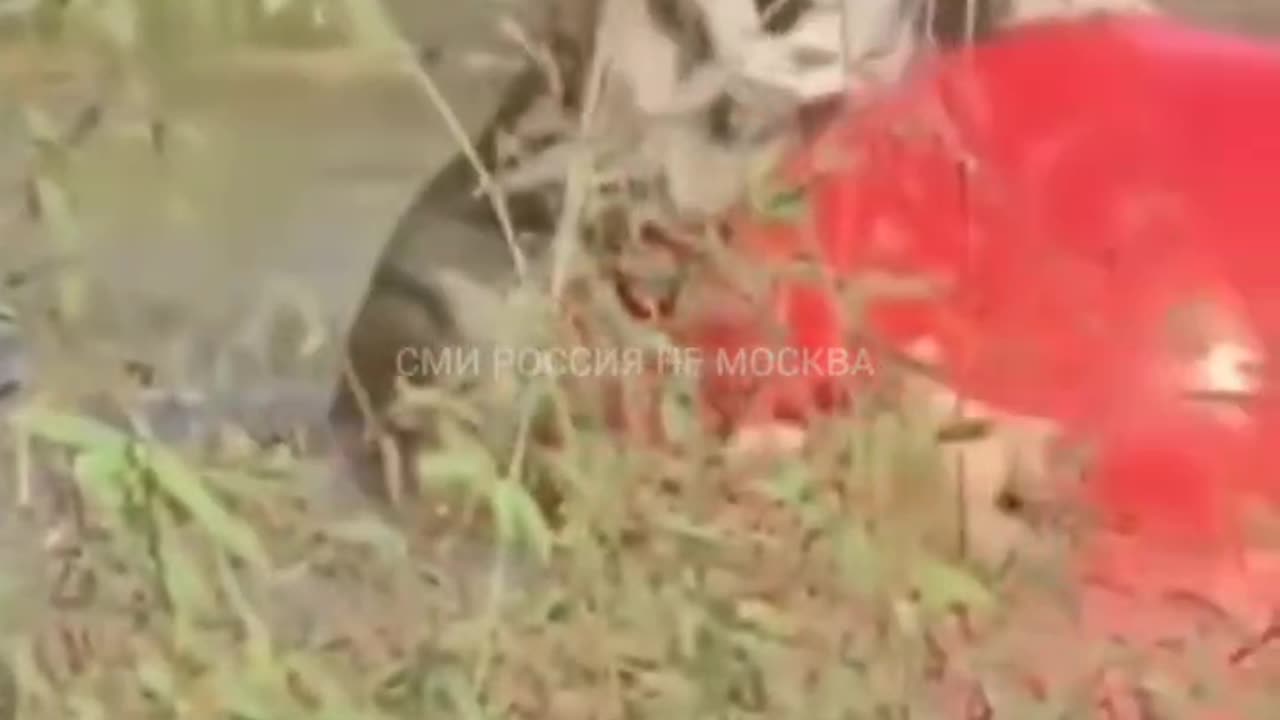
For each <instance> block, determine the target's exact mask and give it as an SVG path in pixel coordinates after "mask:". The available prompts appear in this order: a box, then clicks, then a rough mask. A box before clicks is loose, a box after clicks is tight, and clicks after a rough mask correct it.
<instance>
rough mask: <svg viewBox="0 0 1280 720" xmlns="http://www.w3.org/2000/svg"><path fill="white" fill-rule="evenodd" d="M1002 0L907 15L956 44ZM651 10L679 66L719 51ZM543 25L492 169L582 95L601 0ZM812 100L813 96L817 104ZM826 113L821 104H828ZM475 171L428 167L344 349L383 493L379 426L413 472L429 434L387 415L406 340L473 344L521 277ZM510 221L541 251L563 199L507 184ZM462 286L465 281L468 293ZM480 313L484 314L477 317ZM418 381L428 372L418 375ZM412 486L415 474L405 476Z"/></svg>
mask: <svg viewBox="0 0 1280 720" xmlns="http://www.w3.org/2000/svg"><path fill="white" fill-rule="evenodd" d="M969 2H973V3H974V6H973V7H972V8H970V7H969ZM1000 4H1001V3H999V2H998V0H996V1H993V0H957V1H955V2H952V1H950V0H937V1H936V2H930V1H929V0H921V1H920V2H918V3H912V4H909V5H908V6H907V8H906V12H908V13H914V15H911V16H909V17H908V19H909V18H910V17H914V18H916V21H917V22H920V23H925V25H924V26H923V27H922V29H925V28H927V29H928V33H929V34H930V35H932V36H934V37H935V38H936V39H937V41H938V42H939V43H940V44H953V43H956V42H959V41H961V40H962V39H963V38H965V37H968V36H970V31H973V34H974V36H981V35H983V34H984V33H986V32H988V31H989V30H990V29H991V28H992V26H993V25H994V23H995V22H996V20H997V18H998V13H997V10H996V8H997V6H999V5H1000ZM756 5H757V10H758V11H759V12H760V14H761V17H762V18H764V19H765V29H766V30H767V31H768V32H772V33H784V32H787V31H788V30H790V29H792V28H793V27H794V26H795V24H796V23H797V22H798V20H799V19H800V18H801V17H802V15H803V14H804V12H806V11H807V10H808V9H809V8H810V7H811V5H812V2H811V1H810V0H757V2H756ZM646 7H647V10H648V15H649V18H650V20H651V21H652V22H653V23H654V25H655V27H657V28H658V29H659V30H660V31H662V32H663V33H664V34H665V35H666V36H667V37H669V38H671V39H672V40H674V41H675V43H676V45H677V47H678V48H680V50H681V54H682V60H683V62H682V65H683V68H682V70H683V71H686V72H687V71H689V70H691V69H692V68H694V67H696V66H697V65H698V64H700V63H704V62H708V61H711V60H713V58H714V53H715V49H714V47H713V46H712V42H711V37H710V33H709V32H708V30H707V28H706V26H705V24H704V20H703V17H702V15H701V12H702V11H701V9H700V7H699V6H698V3H696V2H693V1H692V0H646ZM547 10H548V12H547V14H546V16H545V17H544V18H543V20H544V21H545V23H546V24H545V25H544V26H543V27H541V28H540V29H541V31H542V33H541V35H542V38H543V39H544V40H545V42H546V46H547V48H548V49H549V51H550V56H551V60H552V63H553V65H554V66H555V67H554V71H555V72H556V73H557V74H558V76H559V77H558V82H555V83H552V82H550V81H549V76H548V74H547V73H546V68H542V67H536V66H535V65H534V63H530V67H529V68H528V69H527V70H526V71H525V72H523V73H522V74H520V75H519V76H518V77H517V78H516V79H515V80H514V81H512V82H511V84H510V85H509V86H508V89H507V91H506V96H505V98H504V100H503V102H502V103H501V105H500V107H499V108H498V109H497V111H496V112H495V113H494V115H493V117H492V119H491V121H490V123H489V124H488V126H487V127H486V128H485V129H484V130H483V131H482V132H481V133H480V134H479V137H478V138H476V139H475V142H474V147H475V149H476V155H477V156H478V158H479V160H480V161H481V162H482V163H483V164H484V165H485V169H486V171H488V172H490V173H492V172H494V171H495V170H498V169H499V168H498V166H499V164H500V158H499V157H498V145H499V138H500V137H501V135H502V134H503V133H504V132H505V131H506V130H508V129H509V128H510V127H511V126H512V125H513V124H514V123H516V122H518V121H519V120H520V119H521V118H522V116H524V115H525V113H526V112H527V111H528V110H529V109H530V107H531V106H532V105H533V103H534V102H535V101H537V100H538V99H539V98H540V97H543V96H545V95H546V94H547V93H548V91H549V90H551V89H552V85H553V84H554V85H555V86H556V87H557V88H559V89H560V91H561V93H562V94H561V96H560V97H559V98H558V100H559V102H560V103H561V105H562V106H563V108H565V109H566V110H567V111H568V112H570V113H572V112H573V111H574V110H576V109H577V108H578V107H579V106H580V105H581V88H582V86H583V80H584V78H585V76H586V73H587V69H588V66H589V64H590V60H591V57H592V53H593V51H594V47H593V46H594V41H595V30H596V27H597V24H598V20H599V17H598V13H599V10H600V7H599V3H598V2H597V1H596V0H551V1H550V2H548V3H547ZM732 102H733V101H732V99H731V98H729V97H727V96H726V97H724V98H721V99H720V101H718V102H717V103H715V104H713V106H712V107H711V108H709V109H708V111H707V114H706V119H707V122H706V124H705V129H706V132H707V133H708V134H709V135H710V136H711V137H712V138H714V139H719V140H723V141H726V142H728V141H732V140H733V139H734V135H735V132H734V128H732V127H731V126H730V125H729V124H728V123H726V122H725V119H724V118H725V117H726V115H727V114H728V113H729V111H730V110H731V105H732ZM810 110H812V108H810ZM826 114H827V113H819V115H826ZM478 180H479V175H478V173H477V172H476V168H475V167H474V164H473V160H472V158H471V157H468V155H467V154H465V153H462V152H460V153H459V154H458V156H457V157H456V158H455V159H454V160H453V161H452V162H451V163H450V164H449V165H448V166H447V167H446V168H445V169H444V170H443V171H441V172H440V173H439V174H438V175H437V176H435V177H433V178H431V179H429V180H428V181H427V183H426V184H425V186H424V187H423V189H422V190H421V191H420V192H419V193H418V195H417V196H416V198H415V199H414V201H413V203H412V205H411V206H410V207H409V208H408V209H407V210H406V212H405V213H404V215H403V216H402V217H401V219H400V221H399V223H398V224H397V226H396V228H395V230H394V232H393V234H392V236H391V238H390V240H389V242H388V244H387V246H386V248H385V250H384V251H383V253H382V256H381V258H380V260H379V262H378V264H377V267H376V271H375V273H374V276H373V277H372V278H371V280H370V283H369V288H368V291H367V293H366V296H365V298H364V301H363V304H362V307H361V309H360V310H359V312H358V313H357V316H356V318H355V320H354V322H353V324H352V326H351V328H350V330H349V333H348V337H347V340H346V351H347V356H348V358H349V371H348V372H347V373H345V374H344V377H343V378H342V379H341V380H340V382H339V383H338V387H337V391H336V396H335V399H334V402H333V405H332V408H331V412H330V419H331V421H332V423H333V425H334V427H335V428H336V430H337V433H336V434H337V436H338V438H339V439H340V441H341V442H343V444H344V446H345V448H346V451H347V454H348V456H349V457H352V458H354V459H355V460H356V466H357V467H356V473H355V474H356V476H357V481H358V482H359V484H360V485H362V486H363V487H364V488H365V489H366V490H367V491H369V492H371V494H374V495H375V496H381V495H384V493H385V490H386V487H385V482H384V477H385V476H386V475H387V468H386V467H385V465H384V463H385V460H384V457H385V456H384V455H383V454H382V453H381V452H380V451H379V449H378V445H377V443H374V442H371V440H372V439H373V438H374V437H375V436H376V437H381V438H382V439H390V440H392V443H393V446H394V447H395V448H396V450H397V452H396V454H397V455H399V458H400V462H401V467H400V468H399V472H400V473H401V474H402V477H405V476H407V475H406V474H407V473H409V472H410V462H409V461H410V458H411V457H412V455H413V453H414V451H415V450H417V449H418V448H420V447H421V446H422V444H423V443H424V442H429V441H430V439H431V433H430V430H429V428H421V427H415V428H412V429H406V428H397V427H395V426H394V425H393V424H391V423H389V422H387V412H388V408H389V407H390V406H391V404H392V402H393V400H394V398H395V393H396V387H397V382H398V378H399V377H400V376H402V375H403V372H402V371H403V370H404V368H403V367H402V366H401V359H402V357H404V354H405V353H406V352H420V351H422V350H431V349H433V348H434V349H443V348H446V347H467V346H475V344H476V343H479V342H482V341H483V338H480V337H477V333H481V334H482V333H483V332H484V330H485V329H486V328H484V327H474V323H473V324H471V325H469V324H468V322H467V316H468V314H470V313H473V312H475V310H476V308H475V307H473V305H474V304H476V303H483V302H486V300H485V298H488V300H489V301H493V302H494V303H496V302H497V301H498V298H499V296H500V295H501V293H502V292H503V291H504V290H506V289H508V288H511V287H513V286H514V285H515V284H516V282H517V272H516V271H517V267H516V262H515V258H514V256H513V252H512V248H511V247H510V245H509V243H508V239H507V238H506V237H505V236H504V234H503V231H502V224H501V223H500V221H499V220H500V219H499V217H498V215H497V213H496V211H495V207H494V205H493V202H492V201H491V199H490V198H489V197H486V196H485V195H484V194H483V193H479V192H477V186H478ZM502 200H503V202H505V206H506V208H507V211H508V214H509V218H510V221H511V225H512V226H513V227H514V228H515V230H516V231H517V235H518V236H519V237H520V238H522V239H526V240H528V239H531V240H530V241H528V242H522V243H521V244H520V251H521V252H522V253H523V254H524V255H525V256H526V257H527V258H531V259H536V258H537V257H538V256H539V255H540V254H541V253H542V251H543V249H544V246H545V239H546V238H547V237H549V236H550V234H551V230H552V228H553V225H554V222H555V217H556V208H554V207H553V206H552V205H551V204H550V203H549V202H548V201H547V198H546V194H545V193H540V192H537V191H531V192H523V193H518V194H512V195H508V196H507V197H505V198H503V199H502ZM460 289H463V290H466V292H463V293H460V292H459V290H460ZM464 296H465V297H464ZM481 324H482V325H483V323H481ZM405 379H407V380H410V381H411V382H420V383H421V382H430V381H431V380H432V378H430V377H425V376H420V375H419V376H415V377H412V378H405ZM409 486H410V487H412V483H410V484H409Z"/></svg>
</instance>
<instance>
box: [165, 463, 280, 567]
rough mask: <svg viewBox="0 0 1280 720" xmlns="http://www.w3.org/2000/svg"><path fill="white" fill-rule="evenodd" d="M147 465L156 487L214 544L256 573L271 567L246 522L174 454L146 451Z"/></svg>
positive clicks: (256, 535)
mask: <svg viewBox="0 0 1280 720" xmlns="http://www.w3.org/2000/svg"><path fill="white" fill-rule="evenodd" d="M146 464H147V466H148V467H150V469H151V471H152V472H153V474H154V476H155V481H156V484H157V485H158V486H159V487H160V489H161V490H163V491H164V492H165V493H166V494H167V495H169V497H171V498H173V499H174V500H175V501H177V502H178V504H179V505H181V506H182V507H183V508H184V509H185V510H186V511H187V512H189V513H191V516H192V517H194V518H195V519H196V521H197V522H198V523H199V524H200V526H201V527H202V528H203V529H204V531H205V532H206V533H207V534H208V535H209V537H210V538H211V539H213V540H214V541H215V542H216V543H218V544H219V545H221V546H222V547H223V548H225V549H226V550H227V551H229V552H231V553H232V554H234V555H236V556H237V557H239V558H240V559H242V560H244V561H246V562H248V563H250V564H251V565H253V566H254V567H255V568H256V569H258V570H264V571H265V570H267V569H269V568H270V567H271V561H270V559H269V558H268V555H267V552H266V549H265V548H264V546H263V544H262V541H261V540H260V539H259V537H258V534H257V533H256V532H255V531H254V529H253V528H252V527H251V526H250V525H249V524H248V523H246V522H244V521H242V520H240V519H239V518H237V517H235V516H234V515H232V514H231V513H230V512H229V511H228V510H227V509H226V508H224V507H223V506H222V503H220V502H219V501H218V499H217V498H216V497H214V495H213V494H212V493H210V492H209V488H208V487H207V486H206V484H205V483H204V482H203V480H202V478H201V477H200V475H199V474H198V473H196V472H195V471H193V470H192V469H191V468H190V467H188V466H187V464H186V463H185V462H183V461H182V459H181V458H179V457H178V456H177V455H176V454H174V453H173V452H171V451H168V450H165V449H163V448H157V447H152V448H149V451H148V452H147V457H146Z"/></svg>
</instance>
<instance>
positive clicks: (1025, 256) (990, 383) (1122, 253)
mask: <svg viewBox="0 0 1280 720" xmlns="http://www.w3.org/2000/svg"><path fill="white" fill-rule="evenodd" d="M853 104H854V105H856V106H854V107H850V108H849V111H848V112H846V113H844V114H842V115H841V116H840V117H839V118H838V119H837V120H836V121H835V122H834V123H833V124H832V125H831V126H830V127H828V128H827V129H826V130H825V131H824V132H823V133H822V134H821V136H820V137H818V138H817V139H816V140H814V141H812V142H810V143H808V144H807V145H805V146H804V147H802V148H800V149H799V150H798V151H796V152H795V153H794V155H793V156H792V157H790V158H789V159H788V162H787V164H786V165H785V167H784V168H783V172H782V175H783V177H784V178H786V179H787V180H788V181H789V182H790V183H792V184H794V185H796V186H799V187H802V188H803V189H804V191H805V196H806V197H807V200H808V203H809V218H808V219H807V220H806V221H802V222H799V223H789V222H783V221H767V220H763V219H761V218H759V217H757V216H753V215H752V213H751V212H748V211H746V210H743V211H741V212H739V213H737V215H736V216H735V218H734V220H733V224H734V227H735V230H736V240H737V241H738V242H739V243H740V246H741V248H742V249H743V252H744V253H746V255H747V256H748V257H749V258H752V259H753V260H756V261H761V262H762V263H764V264H770V265H774V266H777V265H779V264H781V263H782V262H784V261H786V260H788V259H793V258H796V257H800V256H804V255H811V256H812V255H816V256H817V257H818V258H819V259H820V265H821V271H822V272H821V275H822V277H821V279H819V280H817V281H814V282H812V283H809V284H805V285H803V286H801V285H798V284H794V283H788V282H779V284H778V287H777V288H776V289H775V291H774V295H772V298H773V302H774V307H773V310H774V311H775V312H774V315H775V317H776V318H777V319H779V320H781V321H782V322H783V323H784V324H785V325H786V326H787V328H788V333H789V334H788V335H787V336H786V338H784V341H785V342H790V343H792V344H793V345H795V346H799V347H806V348H810V349H814V350H822V349H823V348H826V349H836V348H844V349H846V350H850V348H847V347H846V344H847V343H849V342H850V340H849V337H848V335H849V331H850V329H851V328H850V326H849V319H848V318H847V317H846V316H845V314H844V313H843V312H842V309H841V305H840V303H839V302H838V301H837V297H836V295H835V292H834V287H835V286H836V284H837V282H838V281H839V280H840V279H842V278H847V277H850V276H854V275H857V274H859V273H865V272H868V271H873V270H874V271H886V272H892V273H905V274H909V275H913V276H918V277H925V278H929V279H932V280H934V281H936V282H938V283H939V285H940V287H942V288H944V291H943V292H941V293H940V294H938V295H937V296H934V297H930V298H920V299H914V300H909V301H908V300H897V301H883V302H879V303H877V304H875V305H873V306H872V308H871V309H870V312H869V315H868V318H867V321H868V327H869V329H870V330H871V331H872V332H873V333H874V334H876V335H879V336H880V337H883V338H886V339H887V340H888V341H889V343H890V344H891V345H895V346H897V347H898V348H900V349H903V350H906V349H908V348H909V347H910V346H911V344H912V343H913V342H914V341H916V340H919V339H921V338H925V337H928V338H932V339H933V341H935V342H936V344H937V346H938V347H939V348H940V349H941V363H942V368H943V371H944V372H945V374H946V375H947V376H948V378H949V380H950V382H951V383H952V384H953V385H954V386H955V387H956V388H957V389H958V390H960V391H961V392H963V393H965V394H967V395H969V396H972V397H975V398H977V399H980V400H983V401H985V402H987V403H989V404H992V405H996V406H999V407H1002V408H1005V409H1007V410H1012V411H1015V412H1019V413H1024V414H1031V415H1037V416H1041V417H1048V418H1053V419H1056V420H1058V421H1060V422H1061V423H1063V425H1064V426H1065V428H1066V429H1067V430H1068V431H1069V432H1074V433H1082V434H1087V435H1089V436H1090V437H1092V438H1093V439H1094V440H1095V441H1096V442H1097V444H1098V447H1099V452H1100V456H1099V457H1100V459H1099V465H1098V469H1097V471H1096V472H1095V474H1094V477H1093V478H1092V479H1091V485H1090V494H1091V496H1092V497H1093V498H1094V499H1095V500H1096V501H1097V503H1098V505H1099V507H1100V508H1101V509H1102V511H1103V512H1102V515H1103V516H1104V518H1105V519H1107V520H1108V521H1109V522H1110V524H1112V525H1113V526H1115V527H1116V528H1117V529H1122V530H1124V531H1126V532H1135V533H1140V534H1145V535H1146V536H1149V537H1150V538H1151V539H1152V541H1157V540H1158V541H1160V542H1168V543H1175V544H1179V543H1186V541H1188V539H1190V541H1191V542H1190V543H1189V544H1188V546H1199V547H1200V548H1201V549H1208V550H1212V549H1214V548H1225V547H1228V546H1234V543H1236V542H1237V541H1239V540H1240V538H1241V537H1242V535H1243V529H1242V528H1243V521H1242V520H1241V519H1240V518H1241V513H1242V512H1243V510H1242V508H1244V507H1245V506H1248V505H1249V504H1250V503H1251V502H1253V501H1254V499H1255V498H1256V497H1259V496H1268V497H1271V498H1275V496H1276V495H1278V494H1280V493H1278V492H1277V488H1278V487H1280V478H1278V477H1276V469H1277V468H1276V464H1275V463H1274V462H1273V461H1271V459H1270V456H1271V455H1273V453H1274V452H1275V451H1274V450H1272V445H1273V443H1274V441H1276V440H1280V422H1277V419H1280V413H1276V412H1273V411H1271V410H1268V409H1267V408H1269V407H1270V406H1271V405H1273V404H1274V403H1273V402H1272V401H1271V400H1270V399H1269V396H1270V393H1271V392H1272V389H1271V385H1272V383H1271V382H1270V381H1269V380H1267V379H1266V378H1265V374H1264V378H1263V382H1262V385H1261V387H1260V389H1259V392H1260V393H1261V394H1262V399H1261V400H1258V401H1256V403H1255V405H1254V406H1251V407H1247V408H1245V410H1244V411H1243V412H1244V413H1245V415H1246V417H1245V418H1244V419H1243V421H1242V422H1241V423H1238V424H1228V423H1226V422H1225V421H1223V420H1221V419H1220V418H1217V417H1215V416H1212V415H1210V414H1209V413H1208V412H1207V411H1205V410H1203V409H1202V408H1200V407H1198V406H1195V405H1193V404H1191V403H1190V402H1188V401H1186V400H1184V399H1183V394H1184V392H1185V391H1186V390H1187V389H1188V388H1187V387H1186V384H1187V382H1188V380H1189V379H1190V370H1189V365H1188V360H1187V358H1188V357H1190V356H1191V355H1192V354H1194V352H1193V350H1194V346H1195V345H1196V343H1197V342H1201V343H1202V344H1203V343H1208V342H1210V341H1211V340H1213V337H1212V336H1213V335H1214V334H1215V333H1216V332H1220V331H1221V330H1222V329H1223V328H1222V327H1217V326H1218V325H1219V324H1220V323H1217V322H1216V321H1214V322H1207V323H1206V322H1200V325H1201V327H1194V326H1195V325H1196V324H1197V322H1196V321H1194V320H1185V319H1184V320H1185V321H1179V320H1178V319H1177V318H1178V317H1179V316H1178V313H1179V312H1183V311H1187V312H1189V311H1190V310H1191V309H1193V306H1194V305H1195V303H1202V304H1206V305H1208V306H1213V307H1215V308H1216V312H1217V313H1218V315H1220V316H1222V317H1226V318H1228V319H1231V320H1232V321H1233V322H1236V324H1237V325H1238V326H1239V327H1241V328H1245V329H1247V330H1248V332H1243V331H1240V330H1239V328H1237V331H1236V332H1235V336H1236V337H1235V339H1236V340H1237V341H1240V342H1253V343H1254V344H1255V345H1257V346H1258V348H1257V349H1259V350H1261V349H1264V348H1265V347H1266V344H1267V342H1268V341H1269V340H1270V339H1271V338H1273V337H1280V47H1277V46H1273V45H1269V44H1264V43H1261V42H1257V41H1252V40H1246V39H1243V38H1239V37H1235V36H1230V35H1224V34H1217V33H1214V32H1210V31H1204V30H1199V29H1194V28H1190V27H1187V26H1184V25H1181V24H1179V23H1176V22H1173V21H1170V20H1167V19H1161V18H1156V17H1147V16H1133V17H1112V18H1096V19H1089V20H1083V21H1058V22H1048V23H1043V24H1037V25H1031V26H1027V27H1024V28H1021V29H1018V30H1015V31H1011V32H1008V33H1006V34H1005V35H1004V36H1002V37H1000V38H997V39H995V40H993V41H990V42H986V43H983V44H980V45H978V46H976V47H973V48H970V49H967V50H962V51H956V52H951V53H947V54H943V55H940V56H938V57H936V58H933V59H931V60H929V61H927V62H924V63H922V64H921V65H920V66H919V67H917V68H916V70H915V71H914V72H913V73H911V74H910V76H909V77H908V78H907V79H906V80H905V82H903V83H902V84H900V85H898V86H895V87H894V88H891V89H886V90H885V91H884V92H883V93H882V94H880V95H878V96H876V97H872V98H860V99H859V101H858V102H857V103H853ZM742 307H743V308H746V309H741V308H738V307H737V306H733V307H732V308H730V309H725V308H720V307H717V308H715V309H714V311H715V314H711V311H710V310H708V317H707V318H705V319H704V322H705V324H704V325H702V326H699V327H701V329H702V331H703V333H704V334H703V335H702V336H701V337H702V338H703V340H704V341H705V343H706V345H707V346H708V347H717V348H723V347H741V346H750V345H751V344H752V343H759V342H761V340H760V338H761V337H763V336H762V334H761V333H762V332H763V331H762V330H760V329H759V328H760V325H761V323H762V319H763V315H762V313H761V312H760V309H759V308H755V309H754V310H752V309H751V307H750V306H746V305H744V306H742ZM1179 322H1182V324H1183V325H1187V324H1189V325H1191V326H1192V327H1190V329H1188V328H1186V327H1183V328H1181V330H1180V329H1179ZM1183 346H1186V347H1183ZM736 380H739V379H736V378H726V377H724V376H722V375H715V374H714V373H713V374H712V376H711V377H710V378H709V379H708V386H707V387H708V392H709V393H710V394H711V396H712V398H711V399H712V401H713V404H718V405H719V406H721V407H731V408H736V411H737V412H740V413H744V414H745V415H744V417H745V418H746V420H747V421H752V420H755V419H759V418H760V417H761V415H764V416H769V415H770V414H771V413H772V415H773V416H777V415H800V416H802V415H803V414H804V413H805V412H809V411H812V410H814V409H822V408H823V407H825V406H830V404H831V403H832V402H833V392H832V383H833V378H832V377H831V373H825V372H820V373H815V374H809V375H803V376H795V375H794V374H793V375H790V376H787V377H772V378H766V379H765V380H766V382H765V385H766V386H767V387H765V389H764V390H762V391H761V392H762V393H763V395H764V396H765V397H766V398H767V400H766V401H762V403H758V404H755V405H750V404H746V401H745V400H743V393H742V392H741V383H739V384H735V381H736ZM726 398H728V400H726ZM730 401H736V403H735V402H730ZM739 419H742V417H740V418H739Z"/></svg>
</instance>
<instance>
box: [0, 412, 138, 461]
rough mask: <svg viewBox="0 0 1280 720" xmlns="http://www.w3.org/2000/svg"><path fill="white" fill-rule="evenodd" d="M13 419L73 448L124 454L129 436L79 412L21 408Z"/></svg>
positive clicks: (50, 440) (18, 423) (36, 433)
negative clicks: (68, 412)
mask: <svg viewBox="0 0 1280 720" xmlns="http://www.w3.org/2000/svg"><path fill="white" fill-rule="evenodd" d="M14 422H15V423H16V424H17V425H19V426H20V427H22V428H23V429H24V430H26V431H27V432H28V433H30V434H32V435H34V436H36V437H40V438H43V439H45V440H48V441H49V442H52V443H55V444H58V445H63V446H65V447H69V448H72V449H75V450H97V451H101V452H104V453H106V452H117V453H120V454H121V455H123V454H124V453H125V450H126V448H128V445H129V436H128V435H126V434H125V433H123V432H121V431H120V430H117V429H115V428H113V427H111V426H110V425H107V424H105V423H102V422H99V421H97V420H91V419H89V418H85V417H81V416H78V415H68V414H65V413H59V412H53V411H45V410H40V409H37V408H24V409H23V410H21V411H19V412H18V414H17V415H16V416H15V418H14Z"/></svg>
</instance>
